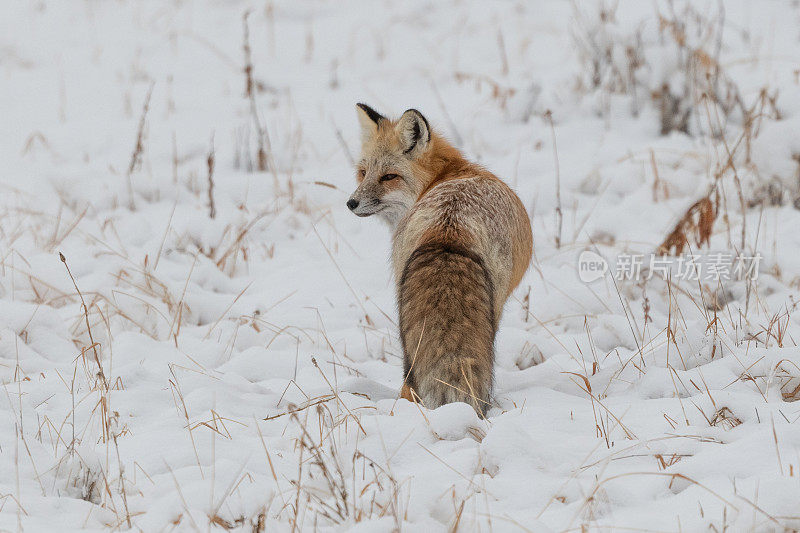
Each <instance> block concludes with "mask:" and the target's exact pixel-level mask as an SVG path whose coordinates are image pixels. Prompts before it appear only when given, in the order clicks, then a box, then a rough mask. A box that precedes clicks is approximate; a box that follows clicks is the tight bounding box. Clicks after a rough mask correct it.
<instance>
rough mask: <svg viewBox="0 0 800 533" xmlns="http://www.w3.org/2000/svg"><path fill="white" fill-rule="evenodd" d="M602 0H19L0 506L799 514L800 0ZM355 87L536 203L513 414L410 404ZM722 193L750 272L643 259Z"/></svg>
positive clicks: (513, 333)
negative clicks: (638, 268)
mask: <svg viewBox="0 0 800 533" xmlns="http://www.w3.org/2000/svg"><path fill="white" fill-rule="evenodd" d="M601 8H602V4H596V3H595V2H568V1H548V2H535V3H534V2H521V1H509V2H502V3H486V2H481V1H477V0H475V1H465V0H452V1H451V0H447V1H443V2H425V1H414V2H392V1H380V2H356V1H343V2H339V1H321V0H313V1H307V2H291V1H286V2H263V1H262V2H251V3H248V2H240V1H235V0H232V1H221V0H208V1H197V2H193V1H178V0H170V1H127V0H117V1H96V0H83V1H78V0H71V1H68V0H64V1H55V0H52V1H51V0H36V1H22V0H4V1H3V2H2V5H0V89H1V90H0V162H2V171H0V379H1V380H2V388H3V392H2V394H0V530H2V531H17V530H19V531H22V530H24V531H53V530H59V531H77V530H92V531H99V530H106V529H129V528H133V529H136V530H140V531H146V532H150V531H174V530H176V531H193V530H216V529H229V530H240V531H289V530H298V531H300V530H302V531H315V530H320V531H331V530H336V531H342V530H350V529H352V530H358V531H369V532H377V531H396V530H404V531H455V530H458V531H536V532H540V531H565V530H573V531H577V530H608V531H611V530H614V531H684V532H686V531H705V530H709V529H710V530H713V531H784V530H795V529H796V528H800V506H798V502H800V425H798V424H797V421H798V420H799V419H800V409H798V407H797V405H796V404H795V403H792V402H793V401H794V400H797V399H800V388H799V387H798V386H799V385H800V350H799V349H798V348H797V346H796V342H797V341H798V340H800V323H799V322H798V319H799V318H800V313H796V312H795V311H796V306H797V304H798V287H800V232H798V231H797V228H798V227H800V211H798V210H797V209H795V207H794V203H795V200H796V198H797V197H798V196H800V189H799V188H798V179H800V176H799V175H798V172H799V171H798V168H799V167H798V164H799V162H800V155H798V154H800V134H799V132H800V98H798V97H800V86H799V85H798V84H799V83H800V81H799V79H798V72H800V34H798V30H797V28H798V27H800V25H799V24H798V23H800V8H798V6H797V3H796V2H791V1H777V0H776V1H775V2H768V3H767V2H763V3H762V2H759V3H755V2H748V1H744V0H742V1H738V0H737V1H731V2H724V3H723V2H708V3H706V2H699V3H696V4H695V5H694V7H693V9H691V10H690V12H687V11H686V10H685V6H684V4H681V3H677V4H676V5H671V4H669V3H666V2H655V3H653V2H639V1H634V0H630V1H627V2H621V3H620V4H619V5H616V7H615V4H614V3H612V2H606V5H605V11H604V13H602V14H601V13H600V11H601V10H602V9H601ZM248 11H249V16H248V17H247V25H248V27H249V48H250V52H251V55H252V65H253V72H252V75H253V80H254V82H253V85H254V98H252V99H249V98H247V96H246V87H247V83H246V76H245V72H244V66H245V55H246V54H245V49H244V46H243V42H244V26H243V21H244V19H243V15H244V14H245V13H246V12H248ZM657 13H660V14H661V17H662V18H661V19H660V21H659V18H658V15H657ZM696 17H702V18H703V20H706V21H712V23H703V22H702V21H699V22H698V20H696ZM676 21H679V22H681V24H683V25H681V24H677V25H676V23H675V22H676ZM709 35H710V37H709ZM676 43H682V44H680V45H679V44H676ZM598 50H601V52H597V51H598ZM605 50H607V51H608V53H605ZM686 64H690V65H693V67H692V68H696V69H699V72H700V74H699V76H698V78H697V79H693V78H692V79H693V81H692V83H695V82H697V80H700V82H698V83H699V84H700V85H691V84H690V85H691V86H692V87H693V88H695V89H697V87H700V88H699V89H698V90H697V91H695V94H694V98H690V99H689V102H688V103H687V102H686V101H683V102H682V103H680V104H675V105H676V114H677V115H680V114H681V113H683V112H684V110H685V109H684V107H682V106H688V107H686V109H688V111H687V112H688V113H689V114H688V115H687V116H688V119H687V124H686V127H684V128H683V129H684V130H685V131H686V132H687V133H682V132H680V131H672V132H669V133H667V134H664V135H662V134H661V127H662V123H663V120H662V119H661V117H660V109H661V107H662V106H663V105H665V104H664V101H665V100H664V99H663V98H660V97H659V96H658V95H659V91H663V90H664V84H667V85H668V86H669V87H671V88H673V89H674V90H676V91H677V90H678V89H676V88H680V87H684V86H687V79H689V78H687V71H686V69H685V68H684V67H682V66H681V65H684V66H685V65H686ZM631 65H634V66H633V67H632V66H631ZM717 67H719V68H720V69H721V71H722V72H723V73H724V74H723V75H722V76H720V77H719V79H718V80H717V86H718V87H721V88H719V90H720V94H722V93H724V94H728V95H729V94H731V90H730V87H729V84H730V86H733V87H736V88H737V91H738V92H737V94H738V97H739V103H738V104H737V105H736V106H733V108H732V109H726V108H725V105H723V104H721V103H716V104H715V103H714V102H710V101H709V100H710V99H703V98H702V97H701V96H700V95H699V93H701V92H702V91H703V90H704V89H703V88H702V84H703V81H702V80H703V79H709V78H707V77H706V78H704V76H705V75H706V74H708V73H709V72H712V73H713V72H717V71H716V68H717ZM719 80H722V81H719ZM151 91H152V92H151ZM150 92H151V95H150V97H149V106H147V109H146V110H145V109H144V108H145V103H146V102H147V101H148V94H149V93H150ZM358 101H364V102H366V103H368V104H370V105H372V106H373V107H375V108H376V109H378V110H379V111H381V112H384V113H387V114H394V115H399V114H400V113H401V112H402V111H403V110H405V109H406V108H409V107H414V108H417V109H419V110H421V111H422V112H423V113H424V114H425V115H426V116H427V118H428V119H429V121H430V122H431V124H432V125H433V127H434V128H436V129H438V130H439V131H441V132H442V133H443V134H445V135H446V136H448V137H449V138H450V139H451V140H453V142H454V143H456V144H457V145H458V146H459V147H460V148H461V149H463V150H464V152H465V153H466V154H467V155H468V156H469V157H471V158H473V159H477V160H479V161H480V162H481V163H482V164H484V165H486V166H487V167H489V168H490V169H492V170H493V171H494V172H496V173H497V174H498V175H499V176H501V177H502V178H503V179H505V180H506V181H507V182H508V183H509V184H511V185H512V186H513V187H514V189H515V190H516V191H517V192H518V194H519V195H520V197H521V198H522V200H523V202H524V204H525V205H526V206H527V208H528V210H529V213H530V216H531V220H532V222H533V228H534V241H535V257H534V262H533V265H532V267H531V269H530V271H529V272H528V274H527V276H526V277H525V279H524V280H523V282H522V284H521V285H520V287H519V288H518V289H517V291H516V292H515V294H514V295H513V297H512V298H511V299H510V300H509V302H508V304H507V305H506V308H505V315H504V317H503V322H502V325H501V329H500V332H499V335H498V339H497V343H496V352H497V361H496V387H495V396H494V406H493V407H492V409H491V410H490V412H489V417H488V419H487V420H479V419H478V418H477V416H476V415H475V414H474V412H473V411H472V410H471V409H470V408H469V407H468V406H466V405H464V404H453V405H447V406H444V407H442V408H440V409H437V410H435V411H429V410H427V409H424V408H422V407H419V406H416V405H413V404H410V403H408V402H406V401H405V400H398V399H397V392H398V389H399V387H400V385H401V382H402V375H401V369H402V353H401V348H400V343H399V341H398V338H397V331H396V322H397V318H396V311H395V303H394V289H393V282H392V280H391V277H390V272H389V264H388V254H389V247H390V234H389V231H388V229H387V228H386V227H384V226H383V225H382V223H381V222H380V221H378V220H375V219H359V218H356V217H355V216H353V215H352V214H351V213H349V212H348V210H347V209H346V208H345V206H344V203H345V201H346V199H347V197H348V195H349V193H350V192H351V191H352V189H353V188H354V186H355V185H354V172H353V165H352V158H354V157H357V156H358V154H357V151H358V138H359V132H358V126H357V121H356V115H355V110H354V104H355V103H356V102H358ZM670 105H672V104H670ZM737 106H738V107H737ZM253 109H255V110H256V112H257V117H258V118H257V120H258V123H259V124H260V126H259V127H260V128H261V129H262V130H263V137H264V138H265V140H262V145H263V146H264V154H263V156H264V157H263V159H264V161H263V163H265V166H266V170H265V171H259V170H258V166H259V156H258V149H257V147H258V143H259V133H258V130H257V128H256V127H255V126H254V124H255V120H254V118H253V114H252V111H253ZM748 110H749V111H748ZM144 111H146V113H144ZM548 111H550V113H548ZM143 115H144V118H143V119H142V117H143ZM747 117H749V119H748V118H747ZM140 124H142V125H143V128H142V130H141V132H142V135H141V139H140V140H141V142H140V143H139V142H137V138H138V132H139V130H140ZM678 129H681V128H678ZM267 138H268V139H267ZM137 144H140V146H139V149H137ZM209 154H213V175H212V178H211V180H210V179H209V161H208V160H209ZM211 182H213V190H212V191H211V192H209V186H210V183H211ZM709 191H712V193H711V194H710V195H709ZM131 193H132V194H131ZM703 197H708V198H709V199H710V200H711V202H712V204H714V205H713V210H714V212H715V216H714V217H713V218H714V220H713V231H712V234H711V239H710V244H708V245H703V247H702V248H700V247H698V246H697V244H698V243H697V240H698V239H696V238H695V237H693V236H692V237H690V239H689V244H690V249H686V250H684V254H686V253H688V252H692V253H703V254H705V255H706V256H707V257H708V256H711V255H713V254H723V255H725V254H739V256H740V257H742V256H745V257H747V256H755V255H756V254H760V255H761V257H762V258H761V261H760V263H759V264H758V267H759V276H758V279H757V280H755V281H751V280H748V279H738V280H737V279H728V278H729V276H723V279H721V280H720V281H709V280H708V279H705V280H703V279H701V280H692V279H689V277H687V276H683V278H682V276H681V275H680V274H681V273H680V272H677V270H676V271H675V272H673V276H672V277H671V280H670V281H669V282H668V281H666V280H665V279H664V277H663V275H660V274H659V273H656V275H653V276H652V277H651V276H649V275H648V274H647V272H646V269H645V272H643V273H642V274H641V275H640V276H638V278H639V279H622V277H623V276H620V275H618V274H619V273H618V271H617V270H618V268H619V266H620V265H621V264H622V261H623V260H624V259H625V258H630V257H631V256H637V257H638V255H637V254H645V265H646V264H647V260H648V259H647V258H648V257H649V256H648V255H646V254H650V253H651V252H654V251H655V250H656V248H657V247H658V246H659V244H661V243H662V241H664V239H665V237H666V236H667V234H669V232H670V231H671V230H672V228H673V227H674V226H675V224H676V223H677V222H678V221H679V220H680V219H681V217H683V215H684V213H686V211H687V209H688V208H689V206H691V205H692V204H693V203H694V202H696V201H698V200H699V199H701V198H703ZM209 198H213V203H214V210H215V216H214V217H212V216H211V206H210V204H209ZM559 198H560V204H559ZM559 205H560V208H561V213H562V215H563V220H562V221H561V223H560V224H559V220H558V217H557V208H558V207H559ZM743 205H744V211H743V209H742V206H743ZM706 222H707V221H706ZM743 224H744V228H745V230H744V233H742V227H743ZM558 239H560V246H557V240H558ZM742 243H744V246H742ZM587 250H589V251H591V252H593V253H596V254H599V255H601V256H602V257H604V258H606V260H607V261H608V268H609V270H608V272H607V273H606V275H605V276H604V277H602V278H601V279H598V280H595V281H593V282H591V283H585V282H583V281H581V278H580V276H579V262H578V257H579V255H580V254H581V253H582V252H584V251H587ZM59 252H61V253H63V257H64V261H63V262H62V260H61V259H60V257H59ZM590 255H591V254H590ZM583 257H584V258H586V257H589V256H587V255H586V254H584V256H583ZM591 257H594V258H596V257H597V256H591ZM684 257H685V256H684ZM617 258H619V259H617ZM675 261H676V264H677V259H675ZM673 266H675V265H673ZM68 269H69V271H68ZM653 270H655V268H654V269H653ZM653 270H651V271H653ZM584 274H587V272H584ZM648 277H650V279H647V278H648ZM73 278H74V283H73ZM745 278H746V277H745ZM76 287H77V289H76ZM78 290H79V292H80V294H79V292H78ZM82 302H85V308H84V307H83V306H82Z"/></svg>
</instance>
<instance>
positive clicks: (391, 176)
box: [380, 174, 400, 181]
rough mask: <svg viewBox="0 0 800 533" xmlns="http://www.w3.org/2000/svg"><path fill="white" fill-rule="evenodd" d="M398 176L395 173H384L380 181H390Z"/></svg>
mask: <svg viewBox="0 0 800 533" xmlns="http://www.w3.org/2000/svg"><path fill="white" fill-rule="evenodd" d="M399 177H400V176H398V175H397V174H384V175H383V176H381V179H380V181H391V180H393V179H395V178H399Z"/></svg>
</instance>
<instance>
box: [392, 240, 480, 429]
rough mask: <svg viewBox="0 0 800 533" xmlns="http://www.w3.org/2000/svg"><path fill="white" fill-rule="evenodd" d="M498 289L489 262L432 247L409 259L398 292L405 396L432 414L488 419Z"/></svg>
mask: <svg viewBox="0 0 800 533" xmlns="http://www.w3.org/2000/svg"><path fill="white" fill-rule="evenodd" d="M493 292H494V288H493V286H492V281H491V278H490V277H489V272H488V270H487V269H486V266H485V265H484V263H483V260H482V259H481V258H480V257H479V256H478V255H477V254H475V253H474V252H471V251H470V250H468V249H466V248H464V247H462V246H459V245H455V244H450V243H448V244H442V243H431V244H424V245H422V246H420V247H419V248H417V249H416V250H415V251H414V253H413V254H411V256H410V257H409V259H408V261H407V262H406V265H405V268H404V270H403V275H402V278H401V280H400V284H399V307H400V338H401V340H402V343H403V354H404V377H405V382H404V389H405V388H406V386H408V387H411V389H413V391H414V392H415V393H416V395H418V396H419V398H420V399H421V400H422V403H423V404H424V405H425V406H426V407H429V408H431V409H433V408H436V407H439V406H440V405H443V404H446V403H450V402H466V403H468V404H470V405H472V406H473V407H474V408H475V410H476V411H477V412H478V413H480V414H482V415H485V413H486V410H487V409H488V407H489V394H490V392H491V388H492V366H493V362H494V336H495V316H494V303H493V302H494V294H493Z"/></svg>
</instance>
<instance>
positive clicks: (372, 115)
mask: <svg viewBox="0 0 800 533" xmlns="http://www.w3.org/2000/svg"><path fill="white" fill-rule="evenodd" d="M356 112H357V113H358V123H359V124H361V142H364V141H367V140H369V139H370V138H372V136H373V135H375V133H377V131H378V124H379V123H380V122H381V121H382V120H386V117H384V116H383V115H381V114H380V113H378V112H377V111H375V110H374V109H372V108H371V107H370V106H368V105H367V104H356Z"/></svg>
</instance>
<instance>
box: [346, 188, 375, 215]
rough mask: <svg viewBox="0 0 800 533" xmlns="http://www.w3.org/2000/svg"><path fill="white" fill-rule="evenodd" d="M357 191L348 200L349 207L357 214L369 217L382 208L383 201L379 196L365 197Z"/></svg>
mask: <svg viewBox="0 0 800 533" xmlns="http://www.w3.org/2000/svg"><path fill="white" fill-rule="evenodd" d="M356 193H358V191H356ZM356 193H354V194H353V196H351V197H350V199H349V200H347V208H348V209H350V211H352V212H353V214H355V215H356V216H360V217H368V216H370V215H374V214H375V213H377V212H379V211H381V210H382V206H381V201H380V200H378V199H377V198H364V197H362V196H360V195H358V194H356Z"/></svg>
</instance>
